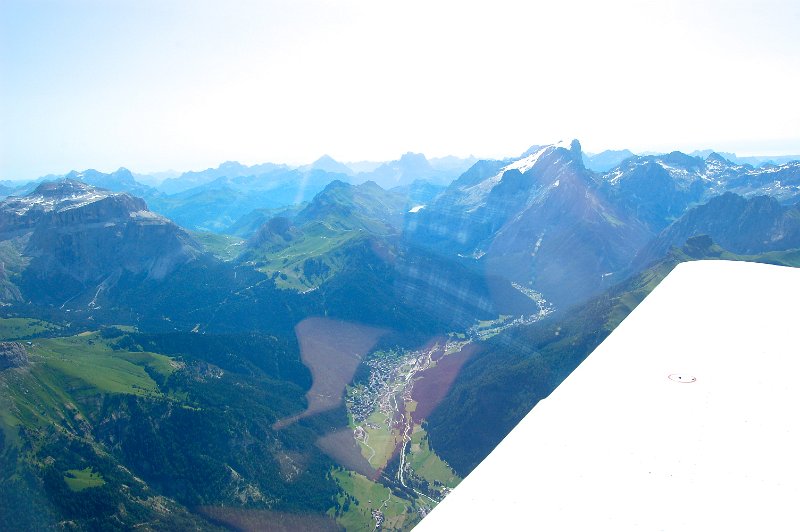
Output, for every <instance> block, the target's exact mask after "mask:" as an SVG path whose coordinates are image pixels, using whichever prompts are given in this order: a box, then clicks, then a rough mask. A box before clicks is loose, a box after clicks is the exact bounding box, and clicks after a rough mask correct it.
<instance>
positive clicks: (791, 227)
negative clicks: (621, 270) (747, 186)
mask: <svg viewBox="0 0 800 532" xmlns="http://www.w3.org/2000/svg"><path fill="white" fill-rule="evenodd" d="M697 235H709V236H710V237H711V238H712V239H713V240H714V242H717V243H718V244H719V245H721V246H722V247H723V248H725V249H727V250H730V251H732V252H734V253H739V254H742V255H755V254H759V253H765V252H769V251H776V250H784V249H792V248H797V247H800V205H794V206H792V207H785V206H782V205H781V204H780V203H778V201H777V200H776V199H774V198H770V197H768V196H756V197H752V198H748V199H745V198H743V197H741V196H739V195H737V194H733V193H731V192H727V193H725V194H723V195H722V196H717V197H715V198H712V199H711V200H710V201H709V202H708V203H706V204H704V205H700V206H697V207H694V208H692V209H691V210H689V211H688V212H687V213H686V214H685V215H683V217H681V218H680V219H679V220H678V221H676V222H675V223H673V224H672V225H670V226H669V227H668V228H666V229H665V230H664V231H662V232H661V233H660V234H659V235H658V236H657V237H656V238H655V239H654V240H653V241H652V242H651V243H649V244H648V245H647V247H645V248H644V249H642V250H641V252H640V253H639V256H638V257H637V261H636V262H637V264H640V265H642V266H644V265H647V264H648V263H649V262H652V261H655V260H659V259H660V258H661V257H663V256H664V255H665V254H666V253H667V252H668V251H669V249H670V248H671V247H680V246H681V245H682V244H683V243H684V242H686V240H687V239H689V238H691V237H693V236H697Z"/></svg>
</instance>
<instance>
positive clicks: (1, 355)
mask: <svg viewBox="0 0 800 532" xmlns="http://www.w3.org/2000/svg"><path fill="white" fill-rule="evenodd" d="M29 364H30V361H29V360H28V352H27V351H25V347H24V346H23V345H22V344H21V343H19V342H0V371H2V370H5V369H9V368H23V367H25V366H28V365H29Z"/></svg>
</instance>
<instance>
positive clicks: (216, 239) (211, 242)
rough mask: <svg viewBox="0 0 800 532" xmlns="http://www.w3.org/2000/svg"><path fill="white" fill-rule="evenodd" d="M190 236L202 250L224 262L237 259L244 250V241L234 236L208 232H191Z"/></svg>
mask: <svg viewBox="0 0 800 532" xmlns="http://www.w3.org/2000/svg"><path fill="white" fill-rule="evenodd" d="M191 235H192V236H193V237H194V238H195V240H197V241H198V242H200V244H201V245H202V246H203V249H205V250H206V251H208V252H209V253H211V254H212V255H214V256H215V257H217V258H218V259H220V260H224V261H232V260H235V259H237V258H238V257H239V255H241V254H242V251H244V248H245V245H244V244H245V241H244V239H243V238H240V237H238V236H234V235H225V234H220V233H212V232H210V231H191Z"/></svg>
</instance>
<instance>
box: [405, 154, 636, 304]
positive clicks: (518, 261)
mask: <svg viewBox="0 0 800 532" xmlns="http://www.w3.org/2000/svg"><path fill="white" fill-rule="evenodd" d="M407 229H408V231H409V239H411V240H412V241H415V242H419V243H420V244H421V245H423V246H427V247H430V248H431V249H437V250H439V251H440V252H443V253H451V254H454V255H455V254H458V255H460V256H462V257H464V258H467V259H468V260H472V261H473V265H474V267H477V268H479V269H481V270H483V271H484V272H486V274H487V275H489V276H493V277H494V276H496V277H502V278H505V279H509V280H511V281H514V282H516V283H519V284H520V285H523V286H525V287H526V288H528V289H533V290H535V291H538V292H541V293H542V295H544V297H545V298H546V299H547V300H551V301H553V302H554V303H555V304H556V306H558V307H560V308H563V307H565V306H568V305H571V304H574V303H576V302H579V301H581V300H582V299H584V298H586V297H588V296H589V295H591V294H593V293H596V292H597V291H598V290H600V289H601V288H602V287H603V286H604V285H605V283H606V282H607V280H606V277H608V276H609V274H614V273H616V272H619V271H621V270H622V269H624V268H625V267H626V266H627V265H628V263H629V262H630V259H631V258H632V257H633V255H634V254H635V253H636V251H637V250H638V248H639V247H640V246H641V245H643V244H644V243H645V242H646V241H647V239H648V237H649V231H648V229H647V228H646V227H645V226H644V225H643V224H641V223H640V222H639V221H638V220H636V219H635V218H632V217H630V216H628V215H627V213H625V212H624V211H623V210H621V209H619V208H618V207H616V206H615V205H614V204H613V203H612V202H611V201H610V200H609V199H608V198H607V197H606V195H605V194H604V193H603V190H602V189H601V188H600V187H599V186H598V183H597V182H596V181H595V180H594V176H593V174H592V173H591V172H590V171H588V170H586V168H585V167H584V166H583V163H582V161H581V154H580V145H579V144H578V143H577V141H574V142H573V144H572V145H571V146H570V147H569V149H567V148H566V147H562V146H544V147H535V148H534V149H532V150H531V152H530V153H529V154H528V155H526V156H524V157H523V158H521V159H518V160H516V161H511V162H503V163H501V162H482V163H478V164H476V165H475V166H473V167H472V168H471V169H470V170H469V171H468V172H466V173H465V174H464V175H463V176H461V178H459V179H458V180H456V181H455V182H454V183H453V184H452V185H451V186H450V187H449V188H448V189H447V190H446V191H445V192H444V193H442V194H441V195H440V196H439V197H438V198H437V199H436V201H435V202H434V203H433V204H432V205H430V206H429V207H428V208H425V209H424V210H422V211H420V213H419V215H418V217H417V218H416V219H412V220H411V221H409V223H408V225H407Z"/></svg>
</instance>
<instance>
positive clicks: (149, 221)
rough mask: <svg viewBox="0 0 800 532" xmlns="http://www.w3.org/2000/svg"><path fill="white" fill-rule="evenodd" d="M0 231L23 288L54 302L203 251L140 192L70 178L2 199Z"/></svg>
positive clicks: (163, 272)
mask: <svg viewBox="0 0 800 532" xmlns="http://www.w3.org/2000/svg"><path fill="white" fill-rule="evenodd" d="M0 238H1V239H2V243H3V246H5V249H6V250H7V251H8V253H10V254H15V255H16V256H17V258H18V260H17V261H16V263H17V266H16V268H15V265H14V261H12V265H11V267H10V268H9V269H10V270H11V273H12V274H13V276H14V280H15V282H16V283H18V285H19V287H20V288H21V289H22V293H23V294H24V295H25V296H26V297H29V298H34V299H40V300H42V301H52V302H59V303H63V299H61V298H65V299H66V298H68V297H76V296H78V295H80V294H81V293H83V292H84V291H86V290H98V291H99V288H100V287H104V286H107V285H108V284H109V283H113V282H114V281H115V279H118V278H119V277H120V276H121V275H122V274H124V273H126V274H132V275H137V276H143V278H145V279H155V280H160V279H163V278H164V277H166V276H167V275H169V274H170V273H172V272H173V271H175V270H176V269H177V268H178V267H180V266H181V265H183V264H186V263H188V262H190V261H192V260H194V259H195V258H197V257H198V256H199V255H201V253H202V251H201V249H200V248H199V246H198V245H197V244H196V243H195V242H194V241H193V240H192V238H191V237H190V236H189V235H188V234H187V233H186V232H185V231H183V230H182V229H181V228H179V227H178V226H176V225H175V224H174V223H172V222H170V221H169V220H167V219H166V218H163V217H161V216H159V215H157V214H154V213H152V212H150V211H148V210H147V206H146V205H145V203H144V201H142V200H141V199H139V198H134V197H132V196H130V195H128V194H117V193H112V192H109V191H106V190H102V189H97V188H94V187H91V186H89V185H86V184H85V183H81V182H79V181H74V180H69V179H67V180H62V181H56V182H52V183H44V184H42V185H39V187H38V188H37V189H36V190H35V191H34V192H32V193H31V194H29V195H27V196H24V197H21V198H9V199H7V200H5V201H4V202H2V203H0Z"/></svg>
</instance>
